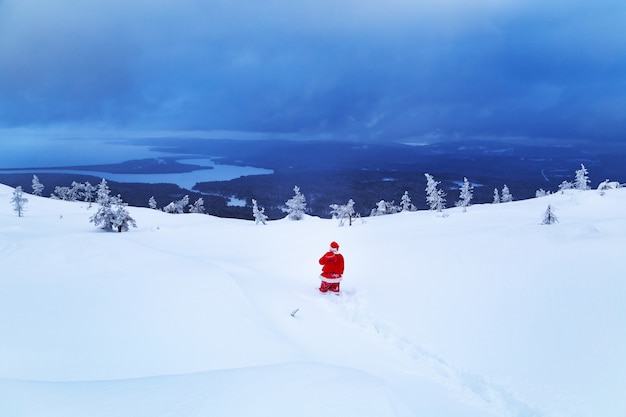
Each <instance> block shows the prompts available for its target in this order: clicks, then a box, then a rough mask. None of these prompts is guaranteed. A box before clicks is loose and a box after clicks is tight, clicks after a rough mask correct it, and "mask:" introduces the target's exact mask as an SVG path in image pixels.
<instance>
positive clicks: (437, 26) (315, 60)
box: [0, 0, 626, 140]
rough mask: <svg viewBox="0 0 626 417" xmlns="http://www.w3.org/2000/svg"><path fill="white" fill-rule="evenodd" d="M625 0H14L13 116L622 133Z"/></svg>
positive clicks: (146, 124) (45, 121)
mask: <svg viewBox="0 0 626 417" xmlns="http://www.w3.org/2000/svg"><path fill="white" fill-rule="evenodd" d="M625 26H626V3H625V2H624V1H623V0H596V1H588V0H584V1H582V0H569V1H565V0H500V1H498V0H475V1H466V0H422V1H414V0H412V1H409V0H386V1H372V0H359V1H357V0H344V1H336V0H333V1H330V0H315V1H310V0H301V1H293V0H265V1H258V0H176V1H173V0H172V1H168V0H125V1H123V0H90V1H84V2H81V1H74V0H55V1H40V0H0V127H5V128H13V127H46V126H58V125H63V126H96V127H103V128H104V127H106V128H109V129H118V128H119V129H133V128H134V129H154V130H161V129H167V130H237V131H251V132H276V133H280V132H289V133H297V134H302V135H307V134H308V135H319V134H327V135H332V136H335V137H345V138H357V139H384V140H391V139H408V138H423V137H442V138H447V137H528V138H559V139H564V140H574V139H593V140H621V139H623V138H624V137H626V136H625V134H626V41H625V39H626V38H625V37H624V29H623V28H624V27H625Z"/></svg>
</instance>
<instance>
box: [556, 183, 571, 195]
mask: <svg viewBox="0 0 626 417" xmlns="http://www.w3.org/2000/svg"><path fill="white" fill-rule="evenodd" d="M573 188H574V184H573V183H572V182H570V181H567V180H565V181H563V182H562V183H560V184H559V191H560V192H561V194H563V191H565V190H571V189H573Z"/></svg>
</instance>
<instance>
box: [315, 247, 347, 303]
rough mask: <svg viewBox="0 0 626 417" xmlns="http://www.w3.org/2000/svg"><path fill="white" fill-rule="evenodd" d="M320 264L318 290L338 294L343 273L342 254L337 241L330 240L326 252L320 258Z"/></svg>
mask: <svg viewBox="0 0 626 417" xmlns="http://www.w3.org/2000/svg"><path fill="white" fill-rule="evenodd" d="M320 265H323V266H322V274H321V275H320V279H321V280H322V283H321V285H320V292H323V293H325V292H328V291H331V292H333V293H336V294H339V283H340V282H341V276H342V275H343V255H342V254H340V253H339V245H338V244H337V242H331V244H330V249H329V250H328V252H326V253H325V254H324V256H322V257H321V258H320Z"/></svg>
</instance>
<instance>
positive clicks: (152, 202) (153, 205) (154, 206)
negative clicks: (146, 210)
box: [148, 196, 157, 210]
mask: <svg viewBox="0 0 626 417" xmlns="http://www.w3.org/2000/svg"><path fill="white" fill-rule="evenodd" d="M148 207H150V208H151V209H152V210H156V209H157V202H156V200H155V198H154V196H152V197H150V199H149V200H148Z"/></svg>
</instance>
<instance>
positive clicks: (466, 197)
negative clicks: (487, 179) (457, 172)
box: [456, 177, 474, 211]
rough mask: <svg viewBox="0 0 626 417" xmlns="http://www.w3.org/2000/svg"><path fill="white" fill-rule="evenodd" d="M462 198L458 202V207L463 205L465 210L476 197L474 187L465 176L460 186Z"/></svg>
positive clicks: (460, 196)
mask: <svg viewBox="0 0 626 417" xmlns="http://www.w3.org/2000/svg"><path fill="white" fill-rule="evenodd" d="M459 198H460V200H459V201H457V202H456V206H457V207H463V211H467V207H468V206H469V205H470V201H472V198H474V187H472V184H470V182H469V181H468V180H467V178H465V177H463V185H461V187H460V188H459Z"/></svg>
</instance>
